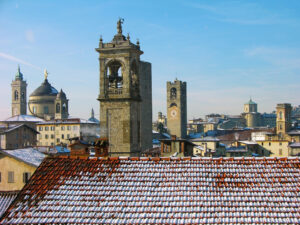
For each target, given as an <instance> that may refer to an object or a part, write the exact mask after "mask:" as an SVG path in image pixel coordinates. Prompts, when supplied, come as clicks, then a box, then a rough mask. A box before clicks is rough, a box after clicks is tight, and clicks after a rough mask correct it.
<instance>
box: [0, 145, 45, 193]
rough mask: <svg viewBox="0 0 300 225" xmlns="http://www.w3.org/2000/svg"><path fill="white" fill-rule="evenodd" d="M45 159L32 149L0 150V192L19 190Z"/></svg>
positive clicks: (43, 155)
mask: <svg viewBox="0 0 300 225" xmlns="http://www.w3.org/2000/svg"><path fill="white" fill-rule="evenodd" d="M45 157H46V155H45V154H43V153H41V152H39V151H37V150H35V149H33V148H25V149H14V150H1V151H0V177H1V182H0V191H19V190H21V189H22V187H23V186H24V185H25V184H26V183H27V182H28V180H29V178H30V177H31V175H32V174H33V173H34V171H35V170H36V168H37V167H38V166H39V165H40V163H41V162H42V161H43V159H44V158H45Z"/></svg>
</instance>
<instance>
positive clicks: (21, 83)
mask: <svg viewBox="0 0 300 225" xmlns="http://www.w3.org/2000/svg"><path fill="white" fill-rule="evenodd" d="M26 89H27V83H26V81H25V80H23V74H22V73H21V71H20V66H18V71H17V73H16V76H15V80H13V81H12V83H11V91H12V102H11V113H12V116H16V115H26V106H27V101H26Z"/></svg>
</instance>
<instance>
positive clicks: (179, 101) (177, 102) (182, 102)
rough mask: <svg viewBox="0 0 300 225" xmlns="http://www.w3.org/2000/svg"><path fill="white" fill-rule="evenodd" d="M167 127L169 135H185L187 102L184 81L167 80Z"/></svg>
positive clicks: (182, 136)
mask: <svg viewBox="0 0 300 225" xmlns="http://www.w3.org/2000/svg"><path fill="white" fill-rule="evenodd" d="M167 118H168V120H167V121H168V122H167V127H168V130H169V132H170V134H171V135H176V136H177V137H180V138H185V137H186V127H187V103H186V82H182V81H180V80H177V78H176V80H175V81H174V82H170V81H168V82H167Z"/></svg>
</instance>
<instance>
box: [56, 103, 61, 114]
mask: <svg viewBox="0 0 300 225" xmlns="http://www.w3.org/2000/svg"><path fill="white" fill-rule="evenodd" d="M56 113H60V104H59V103H56Z"/></svg>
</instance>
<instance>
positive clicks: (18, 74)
mask: <svg viewBox="0 0 300 225" xmlns="http://www.w3.org/2000/svg"><path fill="white" fill-rule="evenodd" d="M15 80H23V74H22V73H21V70H20V65H18V71H17V73H16V76H15Z"/></svg>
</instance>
